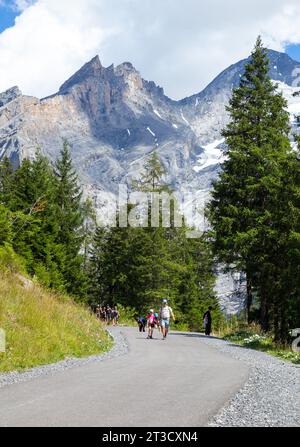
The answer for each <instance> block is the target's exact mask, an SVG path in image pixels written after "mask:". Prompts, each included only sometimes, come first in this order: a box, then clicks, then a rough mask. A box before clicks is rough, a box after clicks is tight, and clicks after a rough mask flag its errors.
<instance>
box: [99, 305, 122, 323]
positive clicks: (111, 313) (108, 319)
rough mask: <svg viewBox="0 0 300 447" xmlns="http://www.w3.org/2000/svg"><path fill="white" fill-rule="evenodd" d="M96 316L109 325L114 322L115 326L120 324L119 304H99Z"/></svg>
mask: <svg viewBox="0 0 300 447" xmlns="http://www.w3.org/2000/svg"><path fill="white" fill-rule="evenodd" d="M96 316H97V318H99V320H101V321H103V323H106V324H108V325H110V324H112V325H113V326H116V325H117V324H118V320H119V316H120V315H119V311H118V308H117V306H115V307H110V306H109V305H108V306H97V309H96Z"/></svg>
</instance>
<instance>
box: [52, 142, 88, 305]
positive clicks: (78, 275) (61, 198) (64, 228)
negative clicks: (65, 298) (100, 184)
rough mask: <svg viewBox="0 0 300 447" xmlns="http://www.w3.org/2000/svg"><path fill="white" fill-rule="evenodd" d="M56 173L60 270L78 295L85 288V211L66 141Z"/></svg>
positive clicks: (70, 289)
mask: <svg viewBox="0 0 300 447" xmlns="http://www.w3.org/2000/svg"><path fill="white" fill-rule="evenodd" d="M55 175H56V186H55V203H56V223H57V225H58V233H57V241H58V243H59V244H61V245H62V247H63V251H64V254H65V256H64V263H63V265H62V266H61V269H62V272H63V276H64V279H65V281H66V289H67V291H68V292H69V293H72V294H74V295H79V296H80V295H82V294H84V293H85V291H86V287H87V284H86V277H85V274H84V271H83V262H84V256H83V254H82V252H81V249H82V244H83V241H84V213H83V208H82V204H81V198H82V191H81V189H80V186H79V182H78V177H77V174H76V172H75V170H74V168H73V164H72V159H71V156H70V151H69V148H68V143H67V142H66V141H65V142H64V145H63V149H62V150H61V153H60V157H59V158H58V159H57V161H56V164H55Z"/></svg>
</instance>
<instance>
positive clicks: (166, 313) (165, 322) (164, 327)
mask: <svg viewBox="0 0 300 447" xmlns="http://www.w3.org/2000/svg"><path fill="white" fill-rule="evenodd" d="M171 317H172V318H173V321H175V317H174V313H173V310H172V308H171V307H170V306H168V300H163V302H162V307H161V308H160V313H159V320H160V327H161V332H162V335H163V340H165V339H166V338H167V335H168V332H169V328H170V318H171Z"/></svg>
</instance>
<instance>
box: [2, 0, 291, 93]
mask: <svg viewBox="0 0 300 447" xmlns="http://www.w3.org/2000/svg"><path fill="white" fill-rule="evenodd" d="M0 1H1V0H0ZM15 5H16V6H17V7H18V9H19V10H21V11H22V13H21V15H20V16H18V17H17V19H16V24H15V26H14V27H12V28H9V29H7V30H5V31H4V32H3V33H1V34H0V91H3V90H5V89H6V88H8V87H10V86H12V85H19V86H20V88H21V90H22V91H23V92H24V93H26V94H32V95H36V96H46V95H49V94H51V93H53V92H55V91H57V89H58V87H59V85H60V84H62V83H63V82H64V81H65V80H66V78H67V77H69V76H70V75H71V74H73V72H74V71H76V70H77V69H78V68H79V67H80V66H81V65H82V64H83V63H85V62H86V61H87V60H89V59H90V58H92V57H93V56H94V55H95V54H97V53H99V55H100V59H101V61H102V62H103V64H104V65H110V64H111V63H116V64H118V63H121V62H123V61H131V62H132V63H133V64H134V65H135V66H136V68H137V69H138V70H140V71H141V73H142V75H143V76H144V77H145V78H146V79H150V80H154V81H155V82H157V83H158V84H160V85H162V86H163V87H164V88H165V91H166V93H167V94H169V95H170V96H171V97H174V98H179V97H184V96H186V95H189V94H193V93H196V92H198V91H200V90H201V89H202V88H203V87H204V86H205V85H206V84H207V83H208V82H209V81H211V80H212V78H213V77H214V76H215V75H217V74H218V73H219V72H220V71H221V70H222V69H224V68H226V67H227V66H228V65H230V64H232V63H234V62H235V61H237V60H239V59H241V58H244V57H246V56H247V55H248V54H249V52H250V50H251V48H252V47H253V44H254V41H255V38H256V36H257V35H258V34H259V33H261V34H262V35H263V37H264V39H265V42H266V44H268V45H269V46H271V47H272V48H274V49H278V50H282V49H283V48H284V45H285V44H286V43H298V42H300V4H299V0H244V1H242V2H241V1H240V0H227V1H226V2H224V0H206V1H201V2H200V1H199V0H185V1H184V2H183V1H182V0H142V1H141V0H37V1H36V3H34V4H33V5H32V1H31V0H15ZM0 20H1V18H0Z"/></svg>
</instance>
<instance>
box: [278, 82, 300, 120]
mask: <svg viewBox="0 0 300 447" xmlns="http://www.w3.org/2000/svg"><path fill="white" fill-rule="evenodd" d="M274 84H277V85H278V91H279V92H281V93H282V95H283V97H284V98H285V99H286V100H287V101H288V112H289V114H290V115H291V123H292V124H296V117H297V116H299V115H300V85H299V86H298V87H291V86H290V85H287V84H285V83H284V82H280V81H277V82H275V81H274Z"/></svg>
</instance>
